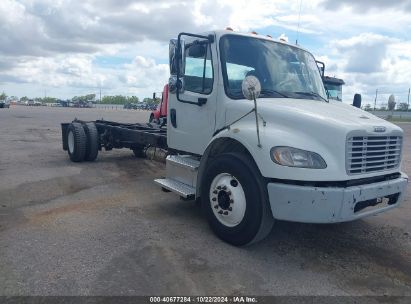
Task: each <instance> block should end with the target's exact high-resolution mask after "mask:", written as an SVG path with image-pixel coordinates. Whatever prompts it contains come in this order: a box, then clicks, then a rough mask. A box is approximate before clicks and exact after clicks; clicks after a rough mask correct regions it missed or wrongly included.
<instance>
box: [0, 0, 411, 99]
mask: <svg viewBox="0 0 411 304" xmlns="http://www.w3.org/2000/svg"><path fill="white" fill-rule="evenodd" d="M299 6H300V0H292V1H289V0H255V1H247V0H239V1H232V0H193V1H187V0H181V1H179V0H168V1H166V0H159V1H150V0H140V1H131V0H82V1H80V0H70V1H65V0H20V1H13V0H2V1H0V15H1V16H2V18H0V31H1V33H2V34H1V35H0V85H1V87H0V90H6V91H8V90H11V92H9V94H13V95H19V94H20V95H22V94H24V95H26V93H25V92H23V93H22V89H20V88H23V90H27V92H38V90H37V91H36V89H37V88H42V89H43V88H45V87H47V88H49V89H50V90H52V91H53V92H54V93H55V94H56V95H57V97H60V96H61V97H70V96H72V95H74V94H73V92H76V93H75V94H80V93H81V92H84V93H88V92H89V91H90V90H96V89H98V88H99V87H100V86H102V87H103V93H104V94H112V93H113V94H114V93H115V94H139V97H144V96H149V95H150V94H151V93H152V92H153V91H159V90H161V88H162V86H163V84H164V83H165V81H166V80H167V74H168V67H167V64H166V63H167V58H168V46H167V44H168V40H169V39H170V38H173V37H175V36H176V35H177V34H178V32H181V31H190V32H202V31H205V30H210V29H216V28H217V29H222V28H225V27H226V26H231V27H233V28H234V29H236V30H241V31H247V32H248V31H251V30H256V31H257V32H261V31H260V29H262V28H267V27H269V28H270V29H271V30H272V32H271V34H272V35H273V36H274V37H278V36H279V35H280V34H281V33H284V35H286V36H288V37H289V38H290V40H291V41H293V40H294V39H295V37H294V36H293V34H295V32H296V31H297V28H298V24H300V28H299V31H300V38H299V43H300V44H301V45H303V46H307V45H308V46H310V48H311V50H312V51H313V52H314V53H315V54H316V55H317V56H318V58H319V59H321V60H323V61H325V62H326V64H327V73H328V74H331V75H335V76H337V77H341V78H343V79H344V80H345V81H346V83H347V85H346V87H345V88H344V90H345V92H346V94H345V96H347V97H346V100H347V101H349V100H351V99H352V95H353V93H355V92H360V93H363V94H365V96H366V98H369V99H370V100H371V96H372V92H374V91H375V89H376V88H381V90H383V89H384V90H385V91H388V90H391V91H401V92H402V91H404V90H406V88H407V86H410V84H409V83H407V82H409V79H411V72H410V71H411V66H410V62H411V42H410V41H409V38H408V37H409V34H408V33H409V31H410V30H411V23H410V22H409V20H410V14H411V5H410V0H399V1H383V0H376V1H371V0H365V1H354V0H341V1H336V0H313V1H303V2H302V10H301V16H300V22H299ZM264 34H266V33H264ZM312 41H316V43H317V44H313V42H312ZM101 58H103V60H106V61H110V60H112V59H113V58H114V59H116V58H118V59H121V60H119V61H116V60H113V61H112V62H113V63H112V64H107V65H104V64H101V62H100V61H99V60H98V59H101ZM125 62H126V63H125ZM42 89H41V90H42ZM27 94H28V93H27Z"/></svg>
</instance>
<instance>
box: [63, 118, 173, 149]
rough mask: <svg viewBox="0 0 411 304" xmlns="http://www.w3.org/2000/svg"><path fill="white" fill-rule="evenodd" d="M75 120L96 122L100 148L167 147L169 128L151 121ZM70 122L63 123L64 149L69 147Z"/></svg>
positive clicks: (78, 121) (83, 122)
mask: <svg viewBox="0 0 411 304" xmlns="http://www.w3.org/2000/svg"><path fill="white" fill-rule="evenodd" d="M73 122H77V123H81V124H85V123H90V122H91V123H94V124H95V125H96V127H97V130H98V135H99V150H101V149H102V148H103V147H104V149H105V150H112V149H113V148H115V149H121V148H129V149H132V150H133V149H141V148H142V147H146V146H154V147H157V148H162V149H167V129H166V127H159V126H156V125H154V124H150V123H134V124H127V123H119V122H114V121H106V120H96V121H82V120H77V119H75V120H74V121H73ZM69 125H70V123H62V124H61V131H62V139H63V150H67V149H68V144H67V130H68V127H69Z"/></svg>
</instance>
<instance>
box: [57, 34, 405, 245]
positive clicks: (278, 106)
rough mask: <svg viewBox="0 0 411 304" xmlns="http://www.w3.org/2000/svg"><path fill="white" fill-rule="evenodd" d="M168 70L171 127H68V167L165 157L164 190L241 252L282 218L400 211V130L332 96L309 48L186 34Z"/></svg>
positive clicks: (318, 219) (310, 219)
mask: <svg viewBox="0 0 411 304" xmlns="http://www.w3.org/2000/svg"><path fill="white" fill-rule="evenodd" d="M169 66H170V79H169V83H168V93H169V94H168V97H167V102H168V109H167V112H168V115H167V116H168V119H167V126H166V127H165V126H162V125H155V124H126V123H120V122H111V121H106V120H97V121H92V122H86V121H80V120H74V121H73V122H71V123H63V124H62V141H63V149H64V150H66V151H68V155H69V157H70V159H71V160H72V161H74V162H81V161H84V160H87V161H93V160H95V159H96V157H97V154H98V151H99V150H101V149H102V148H105V149H106V150H111V149H114V148H129V149H131V150H133V152H134V154H135V155H136V156H138V157H144V156H147V157H149V158H150V159H158V160H161V161H164V160H165V162H166V177H164V178H162V177H160V178H158V179H155V182H156V183H157V184H158V185H159V186H160V187H161V188H162V189H163V190H167V191H172V192H174V193H176V194H178V195H179V196H180V197H181V198H183V199H184V200H187V199H192V200H194V199H195V200H197V201H199V202H200V203H201V205H202V208H203V210H204V213H205V215H206V217H207V219H208V222H209V224H210V227H211V229H212V230H213V232H214V233H215V234H216V235H217V236H218V237H219V238H221V239H222V240H224V241H226V242H228V243H230V244H233V245H236V246H241V245H248V244H251V243H254V242H257V241H259V240H261V239H263V238H264V237H265V236H267V235H268V234H269V232H270V231H271V229H272V227H273V223H274V221H275V220H287V221H294V222H304V223H337V222H346V221H353V220H357V219H360V218H363V217H366V216H371V215H376V214H379V213H382V212H386V211H389V210H391V209H393V208H396V207H398V206H399V205H400V203H401V201H402V199H403V197H404V193H405V191H406V188H407V183H408V177H407V175H406V174H404V173H403V172H401V159H402V147H403V131H402V129H401V128H400V127H398V126H396V125H394V124H391V123H390V122H388V121H385V120H383V119H380V118H378V117H376V116H374V115H372V114H370V113H367V112H365V111H362V110H361V109H358V108H357V107H353V106H351V105H347V104H344V103H342V102H339V101H336V100H332V99H328V98H327V94H326V91H325V89H324V84H323V80H322V76H323V73H320V69H319V67H318V63H316V61H315V59H314V56H313V55H312V54H311V53H309V52H308V51H307V50H305V49H303V48H301V47H299V46H297V45H291V44H288V43H286V42H284V41H276V40H274V39H272V38H271V37H267V36H260V35H257V34H254V33H253V34H244V33H235V32H233V31H229V30H226V31H213V32H208V33H205V34H190V33H180V34H179V35H178V38H177V39H172V40H171V41H170V45H169ZM323 71H324V69H323ZM142 174H143V173H142ZM164 212H167V211H164ZM170 216H171V215H170Z"/></svg>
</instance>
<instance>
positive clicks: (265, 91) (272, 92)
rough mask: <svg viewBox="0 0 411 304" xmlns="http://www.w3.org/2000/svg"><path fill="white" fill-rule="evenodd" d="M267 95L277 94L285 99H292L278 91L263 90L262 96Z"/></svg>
mask: <svg viewBox="0 0 411 304" xmlns="http://www.w3.org/2000/svg"><path fill="white" fill-rule="evenodd" d="M266 94H277V95H280V96H281V97H284V98H290V96H287V95H285V94H284V93H281V92H278V91H276V90H271V89H261V95H266Z"/></svg>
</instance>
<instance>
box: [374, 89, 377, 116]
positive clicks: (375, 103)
mask: <svg viewBox="0 0 411 304" xmlns="http://www.w3.org/2000/svg"><path fill="white" fill-rule="evenodd" d="M377 97H378V89H377V90H376V91H375V100H374V111H375V110H376V106H377Z"/></svg>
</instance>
